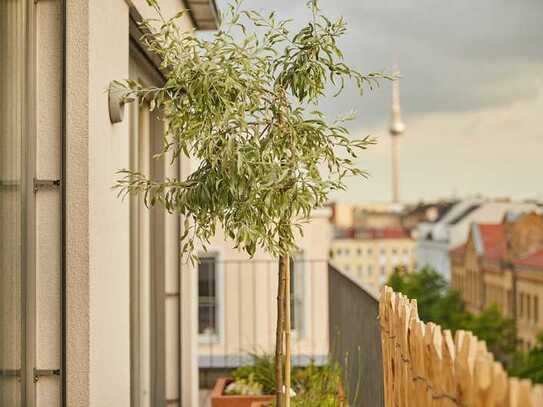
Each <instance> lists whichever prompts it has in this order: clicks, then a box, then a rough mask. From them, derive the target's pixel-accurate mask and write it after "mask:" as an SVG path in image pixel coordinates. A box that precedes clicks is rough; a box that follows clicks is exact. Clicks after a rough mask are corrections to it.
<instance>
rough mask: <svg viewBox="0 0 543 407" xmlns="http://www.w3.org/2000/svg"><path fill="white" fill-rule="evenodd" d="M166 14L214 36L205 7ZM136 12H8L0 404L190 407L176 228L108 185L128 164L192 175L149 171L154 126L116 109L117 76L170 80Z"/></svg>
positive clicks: (204, 2) (13, 1) (1, 153)
mask: <svg viewBox="0 0 543 407" xmlns="http://www.w3.org/2000/svg"><path fill="white" fill-rule="evenodd" d="M160 4H161V7H162V10H163V13H164V15H165V16H166V17H168V16H173V15H174V14H176V13H177V12H178V11H179V10H181V9H182V8H190V10H191V11H190V12H187V13H186V14H185V15H184V16H183V18H182V20H181V21H180V24H181V27H182V29H184V30H194V29H213V28H215V27H216V23H217V18H216V15H217V14H216V8H215V5H214V2H213V1H212V0H186V1H181V0H161V1H160ZM141 16H143V17H152V16H155V15H154V13H153V11H152V9H151V8H150V7H149V6H148V5H147V2H146V1H145V0H108V1H100V0H96V1H89V0H71V1H62V0H47V1H32V0H10V1H1V2H0V42H1V44H0V60H1V61H2V63H1V64H0V308H1V309H2V313H1V315H0V405H2V406H10V407H11V406H14V407H15V406H26V407H32V406H37V405H39V406H55V407H58V406H59V405H60V406H70V407H78V406H81V407H88V406H90V407H102V406H119V407H121V406H126V407H128V406H149V407H150V406H162V405H166V404H168V405H171V406H176V405H178V406H179V405H184V406H196V405H197V402H198V397H197V391H198V374H197V372H198V371H197V351H195V350H196V349H197V346H198V333H197V330H196V328H195V327H196V320H197V309H198V306H197V300H196V299H197V290H196V287H197V284H196V278H195V273H191V272H190V270H191V269H190V267H189V266H186V265H184V264H182V263H181V262H180V261H179V256H178V252H179V250H178V238H179V232H180V228H181V225H182V223H181V222H180V219H179V218H178V217H174V216H166V215H165V214H164V213H163V212H160V211H158V210H153V211H149V210H147V209H146V208H144V207H143V205H142V204H141V202H140V201H139V200H137V199H136V198H134V199H127V200H125V201H122V200H120V199H118V197H117V196H116V193H115V191H113V190H112V188H111V187H112V185H113V184H114V183H115V180H116V177H117V176H116V174H115V173H116V171H117V170H119V169H122V168H132V169H138V170H141V171H143V172H146V173H148V174H153V175H154V176H157V177H163V176H166V175H171V174H179V173H181V175H182V174H183V171H184V168H186V163H185V162H184V160H183V159H181V160H180V161H179V162H178V163H176V166H170V165H167V164H166V163H165V162H161V161H157V160H153V159H152V156H153V153H154V151H156V148H157V145H158V143H160V140H161V138H162V137H161V132H162V128H161V125H160V122H159V121H158V120H156V115H154V114H153V113H151V112H150V111H149V109H147V108H146V107H145V106H137V105H136V104H132V105H130V106H127V107H126V108H124V106H123V105H122V104H115V103H110V102H111V100H108V92H107V90H108V88H109V85H110V83H111V81H113V80H116V79H125V78H132V79H137V80H140V81H143V82H145V83H146V84H148V85H152V84H160V83H162V81H163V76H162V73H161V72H160V70H159V69H158V61H157V60H156V58H155V57H154V56H153V55H150V54H148V53H147V52H146V51H145V49H144V47H143V46H142V44H141V42H140V37H141V32H139V28H138V25H137V21H138V20H139V19H140V18H141ZM123 109H125V110H126V111H125V112H124V113H125V115H124V120H123V114H122V113H123ZM184 327H189V328H187V329H184ZM191 327H194V329H193V328H191Z"/></svg>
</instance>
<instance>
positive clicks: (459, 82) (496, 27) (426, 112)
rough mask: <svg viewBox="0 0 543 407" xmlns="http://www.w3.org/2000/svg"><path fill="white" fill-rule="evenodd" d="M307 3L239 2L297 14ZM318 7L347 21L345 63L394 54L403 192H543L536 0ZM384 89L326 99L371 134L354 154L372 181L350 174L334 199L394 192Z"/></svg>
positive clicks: (384, 63) (542, 53)
mask: <svg viewBox="0 0 543 407" xmlns="http://www.w3.org/2000/svg"><path fill="white" fill-rule="evenodd" d="M226 3H227V1H225V0H219V7H223V6H224V5H225V4H226ZM305 3H306V1H305V0H275V1H269V0H266V1H264V0H246V1H245V6H246V7H247V8H255V9H258V10H260V11H264V12H266V11H267V12H269V11H272V10H275V11H277V13H278V14H279V16H281V17H289V18H293V19H294V20H295V22H296V24H301V23H302V22H304V21H306V19H307V18H308V13H307V9H306V8H305ZM321 8H322V9H323V10H324V12H325V13H326V14H327V15H330V16H332V17H333V16H339V15H342V16H344V17H345V19H346V20H347V22H348V24H349V32H348V35H347V36H346V37H345V39H344V41H343V42H342V44H341V46H342V49H343V50H344V53H345V57H346V59H347V61H348V62H349V63H351V64H352V65H354V66H356V67H357V68H359V69H360V70H362V71H365V72H367V71H374V70H392V68H393V67H394V64H395V61H398V64H399V68H400V71H401V73H402V76H403V79H402V82H401V97H402V113H403V117H404V121H405V123H406V125H407V131H406V133H405V135H404V136H403V138H402V140H401V153H400V161H401V163H400V170H401V197H402V200H406V201H415V200H419V199H425V200H428V199H434V198H442V197H450V196H452V195H453V194H454V195H455V196H457V197H463V196H468V195H473V194H483V195H486V196H499V197H503V196H511V197H513V198H533V197H541V198H543V1H542V0H516V1H511V0H476V1H473V0H454V1H443V0H442V1H438V0H321ZM390 93H391V88H390V84H385V85H384V86H383V87H382V88H381V89H378V90H376V91H374V92H372V93H366V94H365V95H364V96H362V97H360V96H359V95H358V94H357V92H355V91H354V90H350V91H347V92H346V93H345V94H344V95H343V96H342V97H341V98H329V99H327V100H326V101H325V102H324V103H323V105H322V109H323V110H324V111H325V112H326V113H328V114H330V115H334V116H335V115H337V114H340V113H345V112H347V111H349V110H351V109H355V110H357V112H358V119H357V121H356V122H355V123H354V124H353V126H352V133H353V135H354V136H363V135H367V134H371V135H374V136H376V137H377V138H378V145H377V146H375V147H373V148H371V149H369V150H368V151H367V152H365V153H363V154H362V156H361V159H360V166H361V168H364V169H367V170H369V171H370V174H371V175H370V179H368V180H363V179H358V178H355V179H351V180H349V188H348V191H346V192H344V193H341V194H338V195H337V196H336V198H337V199H338V200H339V201H344V202H356V201H386V200H389V199H390V195H391V193H390V190H391V186H390V144H389V143H390V140H389V137H388V133H387V127H388V121H389V116H390Z"/></svg>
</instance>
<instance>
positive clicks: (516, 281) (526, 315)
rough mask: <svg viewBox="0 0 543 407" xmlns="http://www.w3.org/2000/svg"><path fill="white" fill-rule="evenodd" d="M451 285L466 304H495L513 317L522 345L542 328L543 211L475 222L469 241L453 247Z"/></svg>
mask: <svg viewBox="0 0 543 407" xmlns="http://www.w3.org/2000/svg"><path fill="white" fill-rule="evenodd" d="M449 254H450V259H451V270H452V285H453V287H454V288H457V289H458V290H460V292H461V293H462V296H463V299H464V301H465V302H466V306H467V309H468V310H469V311H471V312H474V313H478V312H480V311H482V310H483V309H485V308H487V307H489V306H491V305H492V304H496V305H497V306H498V307H499V308H500V310H501V311H502V313H503V314H504V315H506V316H508V317H511V318H513V319H515V321H516V323H517V329H518V336H519V340H520V344H521V346H523V347H524V348H529V347H531V346H533V344H534V343H535V342H536V337H537V335H538V334H539V332H541V331H543V318H541V301H542V300H543V216H542V215H539V214H537V213H528V214H523V215H512V214H508V215H506V216H505V217H504V219H503V221H502V222H501V223H498V224H476V223H474V224H472V226H471V229H470V232H469V237H468V240H467V242H466V243H465V244H464V245H462V246H460V247H457V248H455V249H453V250H451V251H450V253H449Z"/></svg>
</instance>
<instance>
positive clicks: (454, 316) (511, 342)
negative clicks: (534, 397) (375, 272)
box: [388, 267, 517, 367]
mask: <svg viewBox="0 0 543 407" xmlns="http://www.w3.org/2000/svg"><path fill="white" fill-rule="evenodd" d="M388 285H389V286H390V287H392V289H394V291H397V292H401V293H403V294H405V295H406V296H407V297H409V298H413V299H416V300H417V306H418V312H419V317H420V319H421V320H423V321H425V322H429V321H431V322H434V323H436V324H439V325H441V327H442V328H444V329H450V330H451V331H453V332H454V331H456V330H458V329H464V330H468V331H471V332H473V333H474V334H475V335H476V336H477V337H478V338H479V339H481V340H484V341H485V342H486V344H487V346H488V349H489V350H490V351H491V352H492V353H494V355H495V356H496V358H497V359H498V360H500V361H501V362H503V363H504V364H505V365H506V367H511V366H512V361H513V359H514V355H515V350H516V344H517V337H516V328H515V324H514V321H513V320H512V319H510V318H506V317H504V316H503V315H502V314H501V312H500V310H499V309H498V307H497V306H496V305H492V306H490V307H488V308H486V309H485V310H483V311H482V312H481V313H480V314H478V315H475V314H472V313H470V312H468V311H467V310H466V307H465V304H464V301H463V300H462V297H461V296H460V293H459V292H458V291H457V290H454V289H453V288H451V287H450V286H449V284H448V283H447V281H446V280H445V279H444V278H443V276H441V275H440V274H439V273H437V272H436V271H435V270H433V269H432V268H430V267H425V268H423V269H421V270H420V271H416V272H412V273H408V272H405V271H403V270H401V269H398V270H396V271H395V272H394V273H393V274H392V275H391V277H390V279H389V281H388Z"/></svg>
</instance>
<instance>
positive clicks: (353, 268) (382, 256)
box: [330, 229, 415, 295]
mask: <svg viewBox="0 0 543 407" xmlns="http://www.w3.org/2000/svg"><path fill="white" fill-rule="evenodd" d="M330 261H331V263H332V264H333V265H334V267H336V268H337V269H338V270H339V271H341V272H342V273H344V274H345V275H347V276H349V277H350V278H351V279H352V280H354V281H356V282H357V283H359V284H360V285H362V286H363V287H364V288H366V289H367V290H369V291H370V292H372V293H373V294H375V295H377V294H378V293H379V290H380V288H381V287H382V286H383V285H384V284H385V283H386V282H387V281H388V278H389V277H390V275H391V274H392V272H393V271H394V269H395V268H396V267H405V268H407V269H408V270H412V269H413V268H414V266H415V241H414V240H413V239H411V237H410V236H409V235H408V234H407V233H406V232H405V231H404V230H403V229H382V230H378V231H374V232H373V233H371V234H370V233H368V232H367V233H366V236H365V237H364V238H358V239H335V240H333V241H332V246H331V249H330Z"/></svg>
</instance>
